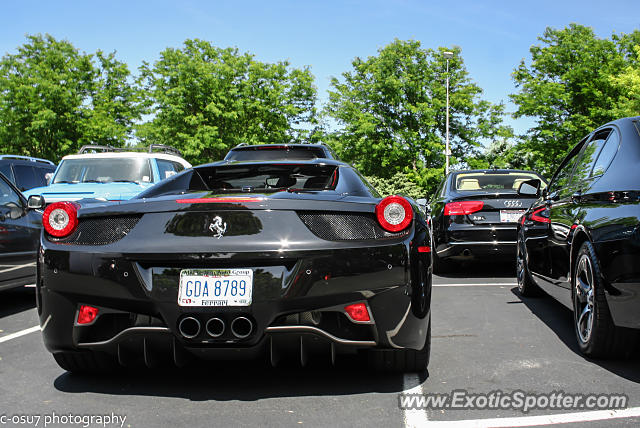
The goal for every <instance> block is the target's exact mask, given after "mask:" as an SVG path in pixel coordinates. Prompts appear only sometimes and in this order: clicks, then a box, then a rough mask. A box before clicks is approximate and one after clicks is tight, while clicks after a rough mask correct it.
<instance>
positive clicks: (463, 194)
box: [430, 169, 544, 272]
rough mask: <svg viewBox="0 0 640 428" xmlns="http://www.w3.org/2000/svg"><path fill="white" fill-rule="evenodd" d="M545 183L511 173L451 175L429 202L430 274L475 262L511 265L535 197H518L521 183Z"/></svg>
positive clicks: (532, 174)
mask: <svg viewBox="0 0 640 428" xmlns="http://www.w3.org/2000/svg"><path fill="white" fill-rule="evenodd" d="M531 179H537V180H540V182H541V183H543V184H542V185H543V186H544V179H543V178H542V177H541V176H540V175H538V174H537V173H535V172H531V171H520V170H512V169H488V170H466V171H454V172H451V173H449V174H448V175H447V177H446V178H445V180H444V181H443V182H442V183H441V184H440V186H439V188H438V190H437V191H436V194H435V195H434V196H433V197H432V198H431V201H430V203H431V210H432V213H431V215H432V223H433V247H434V251H433V261H434V270H435V271H436V272H443V271H446V270H449V269H451V267H452V265H453V264H454V263H455V262H462V261H469V260H474V259H489V258H490V259H491V260H496V258H497V259H502V260H513V258H514V257H515V254H516V226H517V224H518V221H519V220H520V217H521V216H522V214H524V212H525V210H526V209H527V208H529V206H530V205H531V204H532V203H533V201H535V197H530V196H523V195H519V194H518V193H517V190H518V187H519V186H520V184H521V183H523V182H525V181H528V180H531Z"/></svg>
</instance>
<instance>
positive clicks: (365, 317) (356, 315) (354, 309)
mask: <svg viewBox="0 0 640 428" xmlns="http://www.w3.org/2000/svg"><path fill="white" fill-rule="evenodd" d="M344 310H345V311H346V312H347V315H349V318H351V319H352V320H354V321H370V320H371V318H369V311H368V310H367V305H365V304H364V303H354V304H353V305H349V306H345V307H344Z"/></svg>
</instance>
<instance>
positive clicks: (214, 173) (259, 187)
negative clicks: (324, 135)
mask: <svg viewBox="0 0 640 428" xmlns="http://www.w3.org/2000/svg"><path fill="white" fill-rule="evenodd" d="M195 170H196V171H197V172H198V174H199V176H200V177H201V178H202V180H203V181H204V184H205V187H206V188H207V189H208V190H215V191H217V192H248V193H251V192H259V193H268V192H277V191H282V190H287V189H289V190H294V189H295V190H332V189H335V186H336V183H337V181H338V180H337V177H338V168H337V167H336V166H334V165H295V164H285V165H246V166H244V165H243V166H219V167H202V168H196V169H195Z"/></svg>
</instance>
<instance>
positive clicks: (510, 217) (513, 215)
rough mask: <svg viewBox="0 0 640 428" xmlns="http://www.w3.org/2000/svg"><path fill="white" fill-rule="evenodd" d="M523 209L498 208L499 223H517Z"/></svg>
mask: <svg viewBox="0 0 640 428" xmlns="http://www.w3.org/2000/svg"><path fill="white" fill-rule="evenodd" d="M522 214H524V210H500V223H517V222H518V221H520V217H522Z"/></svg>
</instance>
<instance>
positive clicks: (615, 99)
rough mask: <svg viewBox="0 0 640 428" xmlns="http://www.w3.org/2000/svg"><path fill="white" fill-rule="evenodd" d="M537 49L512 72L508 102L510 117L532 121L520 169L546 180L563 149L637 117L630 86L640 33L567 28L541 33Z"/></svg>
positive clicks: (634, 91) (633, 88)
mask: <svg viewBox="0 0 640 428" xmlns="http://www.w3.org/2000/svg"><path fill="white" fill-rule="evenodd" d="M539 40H540V42H541V44H540V45H534V46H532V47H531V49H530V53H531V61H530V63H529V64H527V63H526V62H525V61H524V60H522V62H521V63H520V65H519V66H518V67H517V68H516V69H515V71H514V72H513V80H514V82H515V84H516V87H517V88H518V92H517V93H516V94H512V95H511V99H512V100H513V102H514V103H515V104H516V106H517V110H516V112H515V114H514V116H515V117H516V118H517V117H533V118H535V119H536V122H537V123H536V125H535V126H534V127H533V128H531V129H530V130H529V131H528V132H527V134H526V135H525V136H523V141H522V142H521V143H520V144H519V145H518V146H517V147H516V151H518V152H521V153H528V154H529V156H527V158H523V157H520V159H521V161H522V163H523V165H520V166H524V167H529V168H533V169H536V170H538V171H539V172H541V173H543V174H545V175H547V176H550V175H551V174H552V173H553V170H554V169H555V167H556V166H557V165H558V164H559V163H560V161H561V160H562V158H563V157H564V156H565V155H566V153H567V152H568V150H569V149H570V148H571V147H572V146H573V145H575V144H576V143H578V142H579V141H580V139H581V138H583V137H584V136H585V135H587V134H588V133H589V132H591V131H592V130H593V129H594V128H596V127H597V126H600V125H602V124H604V123H606V122H608V121H610V120H613V119H617V118H619V117H625V116H633V115H637V114H638V113H639V111H638V103H639V101H638V100H640V98H639V95H640V94H639V93H638V91H637V83H636V86H632V85H633V82H636V80H635V79H637V78H638V56H637V55H638V53H637V51H635V50H634V49H636V48H635V46H637V45H639V44H640V31H634V32H633V33H631V34H628V35H625V34H623V35H615V34H614V35H613V36H612V37H611V38H610V39H601V38H598V37H596V35H595V34H594V32H593V30H592V29H591V28H588V27H585V26H582V25H577V24H571V25H570V26H569V27H567V28H564V29H562V30H556V29H552V28H547V29H546V30H545V31H544V34H543V35H542V36H541V37H539Z"/></svg>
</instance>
